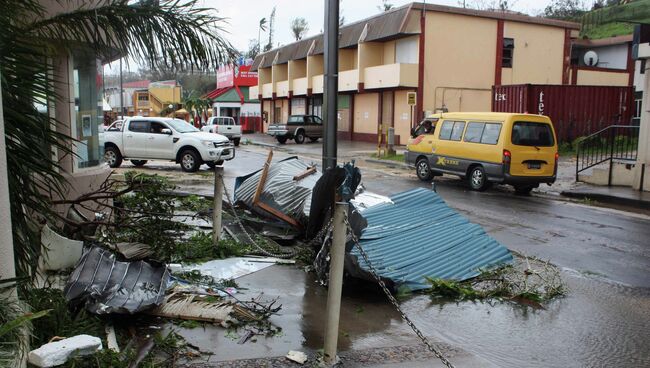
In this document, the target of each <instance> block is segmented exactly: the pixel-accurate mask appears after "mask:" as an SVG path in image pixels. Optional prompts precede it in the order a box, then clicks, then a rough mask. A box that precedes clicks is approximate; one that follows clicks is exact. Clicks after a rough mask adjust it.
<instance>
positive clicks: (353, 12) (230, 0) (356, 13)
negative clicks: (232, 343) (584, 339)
mask: <svg viewBox="0 0 650 368" xmlns="http://www.w3.org/2000/svg"><path fill="white" fill-rule="evenodd" d="M388 2H389V3H391V4H393V5H394V6H395V7H398V6H402V5H405V4H408V3H411V2H412V1H407V0H388ZM466 2H467V4H468V5H469V4H479V5H480V6H481V8H485V7H486V6H490V4H495V3H498V1H497V0H466ZM508 2H509V3H510V4H513V5H511V9H512V10H516V11H519V12H522V13H526V14H530V15H535V14H539V13H540V12H541V11H542V10H543V9H544V8H545V7H546V5H548V4H549V3H550V2H551V0H508ZM583 2H585V3H586V2H589V0H583ZM427 3H429V4H440V5H450V6H461V5H459V3H462V0H436V1H427ZM198 5H199V6H201V7H205V8H210V9H214V11H216V12H217V13H218V15H219V16H221V17H224V18H228V20H227V23H226V24H224V28H225V30H226V31H227V32H228V33H226V34H224V36H225V38H226V39H228V40H229V41H230V42H231V43H232V45H233V46H235V48H237V50H239V51H246V50H248V45H249V41H250V40H252V39H254V40H257V35H258V32H257V31H258V24H259V21H260V19H262V18H266V19H267V20H268V19H269V17H270V15H271V11H272V10H273V6H275V7H276V11H275V26H274V28H275V34H274V37H273V38H274V40H273V45H274V47H277V46H278V44H281V45H286V44H288V43H291V42H293V41H294V38H293V35H292V34H291V30H290V27H289V25H290V23H291V20H293V19H295V18H298V17H302V18H305V19H306V20H307V23H308V24H309V31H308V32H307V34H306V36H307V37H308V36H311V35H315V34H318V33H320V32H321V31H322V30H323V21H324V0H199V1H198ZM381 5H382V2H381V0H342V1H341V9H340V11H341V15H343V16H344V17H345V23H351V22H355V21H357V20H361V19H364V18H368V17H370V16H373V15H375V14H377V13H379V12H380V10H379V6H381ZM267 32H268V31H267ZM261 39H262V45H265V44H266V43H267V42H268V33H264V32H263V33H262V34H261ZM124 69H125V70H128V69H130V70H132V71H136V70H137V69H138V67H137V64H136V63H134V62H133V61H131V60H128V61H127V62H126V63H125V65H124ZM104 72H105V73H107V74H117V73H119V68H118V63H117V62H114V63H112V64H108V65H106V67H105V68H104Z"/></svg>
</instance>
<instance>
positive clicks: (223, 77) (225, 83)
mask: <svg viewBox="0 0 650 368" xmlns="http://www.w3.org/2000/svg"><path fill="white" fill-rule="evenodd" d="M234 85H235V70H234V69H233V67H232V66H231V65H226V66H222V67H220V68H219V69H218V70H217V88H218V89H221V88H229V87H232V86H234Z"/></svg>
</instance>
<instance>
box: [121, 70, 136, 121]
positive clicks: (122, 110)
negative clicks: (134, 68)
mask: <svg viewBox="0 0 650 368" xmlns="http://www.w3.org/2000/svg"><path fill="white" fill-rule="evenodd" d="M123 84H124V83H123V80H122V58H120V116H122V118H121V119H124V116H125V115H124V88H123V87H122V85H123ZM134 109H135V108H134ZM118 119H120V118H119V117H118Z"/></svg>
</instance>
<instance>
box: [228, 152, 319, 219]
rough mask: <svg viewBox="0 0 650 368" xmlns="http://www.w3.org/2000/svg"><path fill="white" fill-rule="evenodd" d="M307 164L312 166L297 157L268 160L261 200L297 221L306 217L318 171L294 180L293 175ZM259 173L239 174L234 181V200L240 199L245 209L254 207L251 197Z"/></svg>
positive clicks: (255, 187)
mask: <svg viewBox="0 0 650 368" xmlns="http://www.w3.org/2000/svg"><path fill="white" fill-rule="evenodd" d="M310 167H311V165H308V164H306V163H305V162H303V161H300V160H299V159H298V158H297V157H290V158H288V159H285V160H282V161H279V162H273V163H271V166H270V167H269V170H268V174H267V177H266V184H265V185H264V189H263V190H262V194H261V196H260V201H262V202H264V203H266V204H267V205H269V206H271V207H273V208H275V209H276V210H279V211H281V212H282V213H284V214H286V215H288V216H289V217H291V218H293V219H296V220H298V221H300V220H305V219H307V218H308V217H309V210H310V206H311V196H312V190H313V189H314V185H316V182H317V181H318V179H319V178H320V177H321V173H320V171H316V172H315V173H313V174H311V175H308V176H306V177H305V178H303V179H301V180H297V181H296V180H293V177H294V176H296V175H299V174H302V173H304V172H305V171H306V170H307V169H309V168H310ZM261 176H262V170H259V171H256V172H254V173H252V174H249V175H246V176H240V177H238V178H237V179H236V181H235V201H236V202H243V203H244V204H245V205H246V206H247V207H248V208H254V206H253V197H254V196H255V190H256V189H257V184H258V183H259V181H260V177H261Z"/></svg>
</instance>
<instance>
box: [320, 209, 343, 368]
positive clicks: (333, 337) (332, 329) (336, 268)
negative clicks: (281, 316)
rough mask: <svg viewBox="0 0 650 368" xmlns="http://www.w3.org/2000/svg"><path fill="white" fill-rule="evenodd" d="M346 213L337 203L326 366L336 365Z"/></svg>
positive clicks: (329, 286) (325, 348)
mask: <svg viewBox="0 0 650 368" xmlns="http://www.w3.org/2000/svg"><path fill="white" fill-rule="evenodd" d="M347 213H348V204H347V203H346V202H337V203H336V206H335V209H334V222H333V225H334V230H333V235H332V246H331V247H330V276H329V284H328V290H327V312H326V316H327V322H326V324H325V347H324V362H325V364H326V365H328V366H333V365H335V364H336V363H337V360H338V359H337V358H336V348H337V344H338V338H339V315H340V311H341V290H342V287H343V259H344V258H345V239H346V237H347V226H346V224H345V217H346V216H347Z"/></svg>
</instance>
